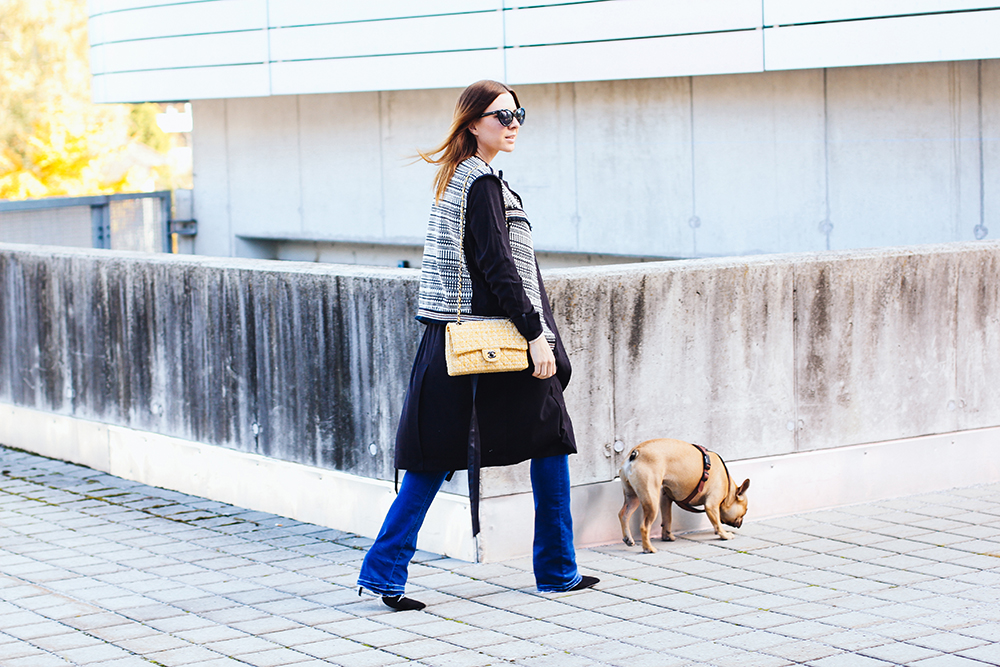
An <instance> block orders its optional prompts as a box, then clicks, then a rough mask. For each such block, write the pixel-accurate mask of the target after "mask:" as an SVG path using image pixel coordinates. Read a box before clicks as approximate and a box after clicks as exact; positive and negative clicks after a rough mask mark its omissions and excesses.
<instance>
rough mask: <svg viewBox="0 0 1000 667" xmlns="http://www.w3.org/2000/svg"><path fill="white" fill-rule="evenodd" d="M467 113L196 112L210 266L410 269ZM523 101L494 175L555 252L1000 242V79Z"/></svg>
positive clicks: (423, 96)
mask: <svg viewBox="0 0 1000 667" xmlns="http://www.w3.org/2000/svg"><path fill="white" fill-rule="evenodd" d="M458 92H459V91H458V90H457V89H443V90H420V91H395V92H370V93H343V94H317V95H289V96H276V97H266V98H246V99H226V100H202V101H196V102H195V103H194V118H195V120H194V122H195V128H194V159H195V165H194V169H195V181H194V182H195V185H194V187H195V215H196V217H197V219H198V221H199V231H198V236H197V237H196V240H195V251H196V252H198V253H201V254H215V255H223V256H233V255H236V256H262V257H271V258H285V257H287V258H293V259H313V260H315V259H322V258H323V257H324V256H326V257H336V258H337V259H338V261H345V260H348V261H349V260H350V259H351V256H352V255H351V253H354V256H357V261H359V262H363V261H364V262H378V263H385V264H392V265H395V264H396V263H397V262H398V261H399V260H403V259H406V260H411V263H412V256H413V248H414V247H419V246H421V245H422V243H423V235H424V230H425V226H426V216H427V211H428V208H429V201H430V182H431V178H432V175H433V168H431V167H429V166H427V165H423V164H419V165H412V164H411V162H412V160H411V159H410V156H412V155H413V154H414V152H415V150H416V149H417V148H425V149H426V148H430V147H432V146H434V145H435V144H436V143H437V142H438V141H439V140H440V139H441V138H442V136H443V134H444V132H445V130H446V127H447V123H448V119H450V117H451V113H452V108H453V105H454V102H455V99H456V98H457V95H458ZM518 93H519V96H520V99H521V101H522V104H523V105H524V106H525V107H526V108H527V109H528V118H527V123H526V124H525V126H524V128H523V130H522V131H521V133H520V137H519V142H518V148H517V151H515V152H514V153H513V154H512V155H501V156H499V157H498V158H497V160H496V161H495V163H494V164H495V166H497V167H499V168H501V169H503V170H504V172H505V174H506V176H507V178H508V180H509V181H510V182H511V184H512V186H513V187H514V189H515V190H517V191H518V192H520V193H521V194H522V195H523V197H524V199H525V203H526V207H527V210H528V213H529V215H530V216H531V218H532V221H533V224H534V225H535V241H536V245H537V247H538V248H539V249H540V250H543V251H551V252H559V253H569V254H571V255H573V257H576V258H580V257H582V256H585V255H595V254H596V255H622V256H645V257H649V256H656V257H669V258H674V257H700V256H722V255H744V254H751V253H758V252H768V253H774V252H809V251H818V250H825V249H834V250H838V249H840V250H843V249H854V248H864V247H880V246H881V247H885V246H894V245H906V244H914V243H938V242H950V241H966V240H972V239H975V238H983V237H987V236H989V234H990V231H989V230H993V231H992V234H994V235H995V234H996V230H997V229H1000V185H998V184H1000V61H997V60H984V61H967V62H939V63H924V64H906V65H885V66H872V67H853V68H840V69H810V70H796V71H782V72H763V73H754V74H729V75H719V76H700V77H689V78H658V79H641V80H639V79H635V80H622V81H600V82H585V83H562V84H544V85H525V86H519V87H518ZM338 244H344V245H345V247H346V250H345V251H343V252H337V251H336V248H334V247H333V246H337V245H338ZM373 245H374V250H375V251H373V252H368V251H367V250H366V251H364V252H361V253H360V254H359V253H357V252H355V249H356V248H357V247H358V246H373ZM379 249H381V253H379V252H377V251H378V250H379ZM580 261H583V260H580ZM563 263H565V262H563Z"/></svg>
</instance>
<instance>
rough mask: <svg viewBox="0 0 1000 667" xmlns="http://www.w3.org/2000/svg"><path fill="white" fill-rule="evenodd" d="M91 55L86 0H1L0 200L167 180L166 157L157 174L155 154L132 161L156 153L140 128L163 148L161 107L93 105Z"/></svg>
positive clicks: (128, 188)
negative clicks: (157, 110) (142, 162)
mask: <svg viewBox="0 0 1000 667" xmlns="http://www.w3.org/2000/svg"><path fill="white" fill-rule="evenodd" d="M88 58H89V45H88V42H87V13H86V0H0V199H26V198H36V197H49V196H81V195H93V194H106V193H113V192H135V191H141V190H148V189H152V187H155V186H156V185H157V184H158V183H156V181H160V182H163V181H164V180H165V181H166V182H168V183H169V180H170V179H169V174H167V173H165V170H167V169H168V168H167V167H166V166H162V167H153V168H152V171H153V176H154V178H152V179H151V178H150V177H149V175H148V172H149V169H148V163H149V162H150V160H149V159H148V157H147V159H146V162H147V165H146V166H147V169H143V170H138V169H135V168H133V163H134V162H135V160H134V159H132V156H134V154H135V153H136V151H137V149H139V150H142V151H145V152H146V153H149V154H153V155H155V153H154V151H153V150H152V149H150V148H148V147H147V146H145V145H141V146H138V145H137V144H138V143H139V142H138V139H137V137H142V138H144V139H146V140H147V141H149V137H154V138H156V139H157V140H158V141H159V142H160V144H161V145H158V146H157V148H161V150H162V137H163V135H162V133H159V129H158V128H156V127H155V115H151V114H149V113H140V114H131V113H130V112H131V110H132V108H133V105H97V104H93V103H92V102H91V101H90V70H89V63H88ZM137 119H139V120H140V121H141V122H144V123H145V126H144V127H136V120H137ZM151 123H153V127H152V128H150V127H149V125H150V124H151ZM156 133H159V136H156ZM150 143H156V142H150ZM162 162H163V163H164V165H165V163H166V160H162ZM140 172H141V173H140ZM157 172H159V173H157ZM157 176H158V177H159V178H157Z"/></svg>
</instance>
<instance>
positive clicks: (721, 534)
mask: <svg viewBox="0 0 1000 667" xmlns="http://www.w3.org/2000/svg"><path fill="white" fill-rule="evenodd" d="M733 537H734V535H733V534H732V533H730V532H728V531H725V530H720V531H719V539H720V540H731V539H733Z"/></svg>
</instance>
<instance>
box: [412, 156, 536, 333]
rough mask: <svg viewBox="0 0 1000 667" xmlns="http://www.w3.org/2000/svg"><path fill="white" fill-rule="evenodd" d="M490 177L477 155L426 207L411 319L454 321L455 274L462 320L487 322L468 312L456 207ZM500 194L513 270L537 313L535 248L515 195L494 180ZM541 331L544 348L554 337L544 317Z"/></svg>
mask: <svg viewBox="0 0 1000 667" xmlns="http://www.w3.org/2000/svg"><path fill="white" fill-rule="evenodd" d="M486 175H496V172H495V171H494V170H493V168H492V167H491V166H490V165H489V164H487V163H486V162H485V161H484V160H482V159H481V158H479V157H477V156H473V157H470V158H468V159H466V160H464V161H463V162H461V163H460V164H459V165H458V167H457V168H456V169H455V175H454V176H452V178H451V181H449V182H448V187H447V188H446V189H445V192H444V195H443V196H442V197H441V199H440V200H438V201H436V202H434V204H433V205H432V206H431V214H430V220H429V221H428V223H427V238H426V240H425V241H424V256H423V261H422V265H421V272H420V295H419V298H418V301H417V319H419V320H422V321H433V322H454V321H455V320H456V319H457V314H458V309H459V294H458V291H459V276H460V275H461V286H462V294H461V304H462V318H463V319H468V320H483V319H489V318H487V317H483V316H477V315H473V314H472V313H471V303H472V280H471V279H470V277H469V272H468V269H467V268H466V266H465V262H464V260H463V258H462V220H461V216H462V208H463V201H464V200H465V198H466V197H467V196H468V192H469V188H471V187H472V184H473V183H474V182H475V181H476V179H477V178H480V177H482V176H486ZM500 183H501V187H502V192H503V205H504V217H505V218H506V223H507V231H508V233H509V234H510V247H511V252H512V254H513V259H514V266H515V267H516V268H517V273H518V275H519V276H520V277H521V281H522V283H523V285H524V291H525V294H526V295H527V297H528V300H529V301H530V302H531V305H532V306H534V308H535V311H536V312H538V313H539V314H541V313H542V299H541V292H540V290H539V286H538V274H537V272H536V270H537V269H536V264H535V250H534V246H533V244H532V240H531V224H530V223H529V222H528V216H527V215H526V214H525V213H524V208H523V205H522V203H521V199H520V197H518V196H517V194H515V193H514V192H513V191H511V190H510V188H509V187H507V183H506V182H505V181H504V180H503V179H500ZM541 323H542V329H543V332H544V334H545V338H546V340H548V342H549V344H550V345H554V344H555V335H554V334H553V333H552V332H551V331H550V330H549V327H548V324H547V323H546V322H545V318H544V317H542V318H541Z"/></svg>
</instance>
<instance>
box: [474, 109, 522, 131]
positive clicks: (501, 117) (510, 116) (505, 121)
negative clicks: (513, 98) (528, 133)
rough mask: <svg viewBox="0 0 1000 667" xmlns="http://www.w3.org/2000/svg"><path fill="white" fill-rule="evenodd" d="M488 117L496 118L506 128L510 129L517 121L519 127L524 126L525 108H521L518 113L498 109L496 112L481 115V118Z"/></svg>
mask: <svg viewBox="0 0 1000 667" xmlns="http://www.w3.org/2000/svg"><path fill="white" fill-rule="evenodd" d="M487 116H496V117H497V120H498V121H500V124H501V125H503V126H504V127H510V124H511V123H513V122H514V119H515V118H516V119H517V124H518V125H524V107H521V108H520V109H518V110H517V111H511V110H510V109H497V110H496V111H490V112H489V113H484V114H482V115H480V116H479V117H480V118H486V117H487Z"/></svg>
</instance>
